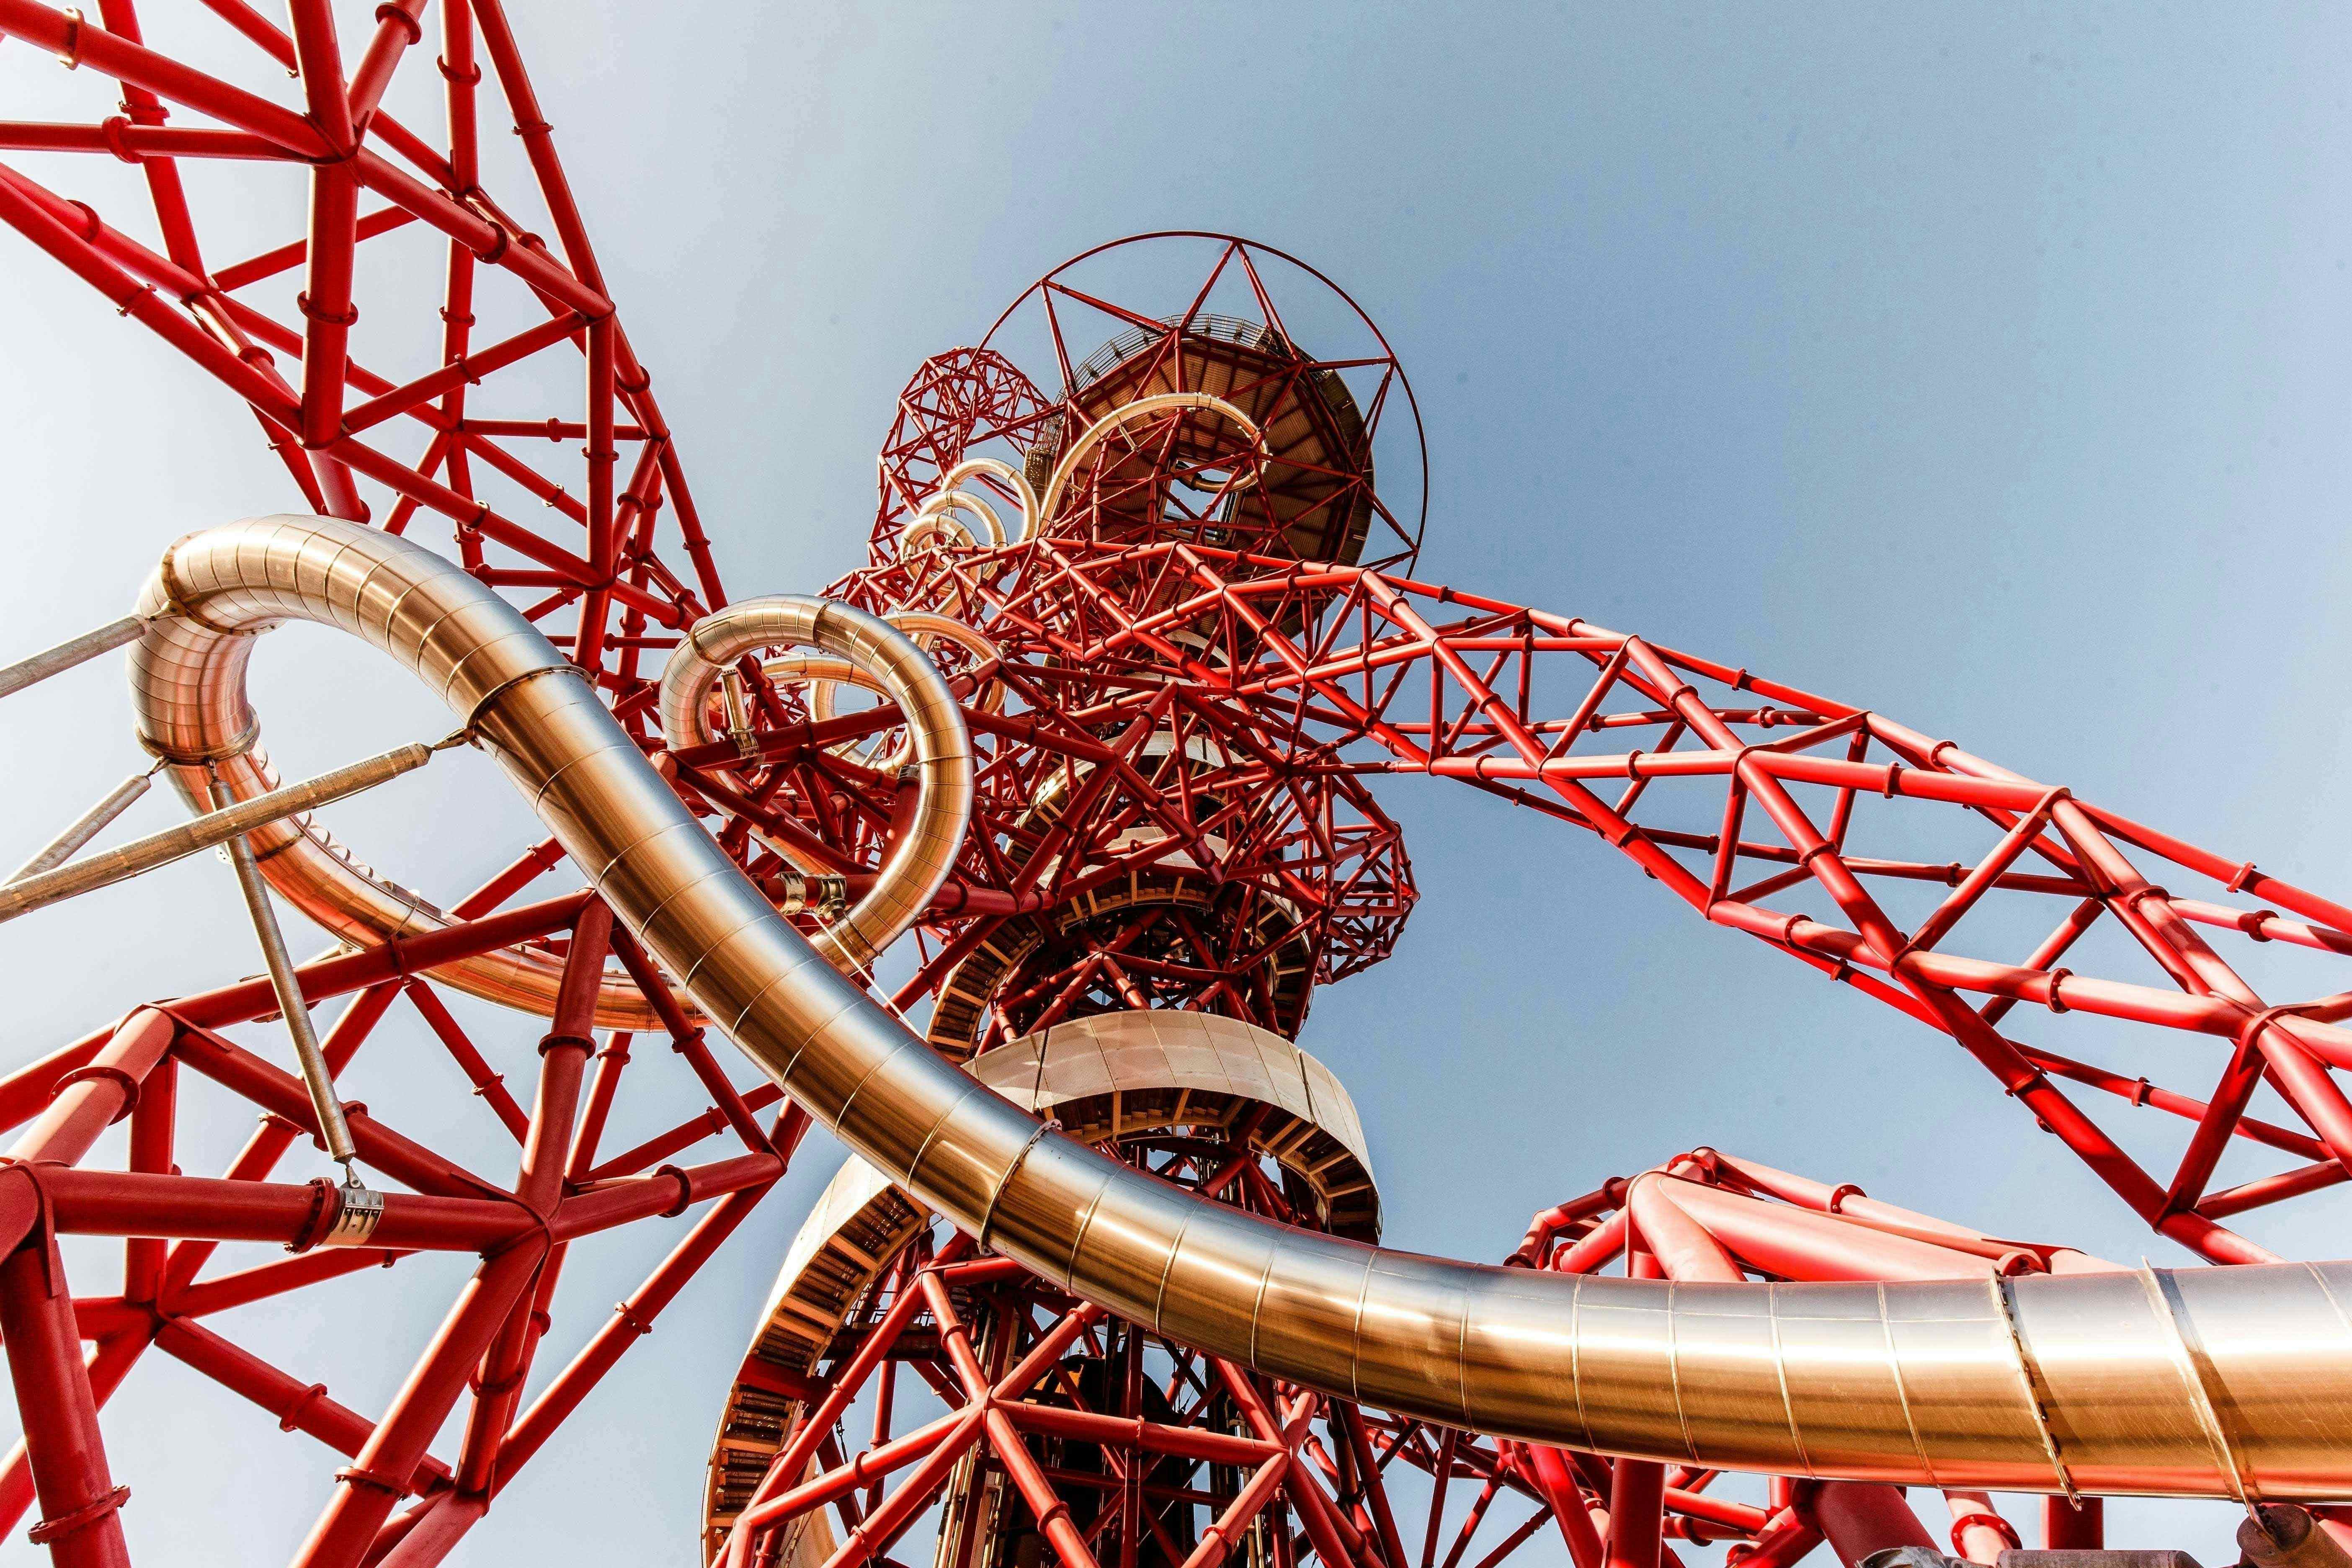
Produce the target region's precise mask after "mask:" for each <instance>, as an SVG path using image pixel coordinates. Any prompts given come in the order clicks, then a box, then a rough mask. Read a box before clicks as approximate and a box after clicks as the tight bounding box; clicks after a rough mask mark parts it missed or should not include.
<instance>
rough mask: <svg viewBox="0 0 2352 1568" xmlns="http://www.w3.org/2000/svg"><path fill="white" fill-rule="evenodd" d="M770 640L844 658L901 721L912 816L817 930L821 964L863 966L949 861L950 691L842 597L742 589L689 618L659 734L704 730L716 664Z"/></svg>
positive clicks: (905, 640)
mask: <svg viewBox="0 0 2352 1568" xmlns="http://www.w3.org/2000/svg"><path fill="white" fill-rule="evenodd" d="M927 619H929V620H934V621H937V620H940V619H941V617H938V616H931V617H927ZM943 624H949V625H952V623H943ZM910 629H912V628H910ZM959 629H961V628H959ZM933 631H934V635H936V628H933ZM772 647H810V648H815V649H817V650H818V651H819V652H820V653H824V654H829V655H832V656H833V657H834V658H838V659H840V660H842V661H843V662H844V663H845V664H846V665H847V666H849V667H850V669H851V670H852V671H854V672H855V675H853V677H852V679H856V677H858V676H862V677H863V678H864V679H865V680H866V681H868V682H870V683H872V684H873V685H874V686H875V687H877V689H879V690H881V691H882V692H883V693H884V694H885V695H887V697H888V698H889V699H890V700H891V701H892V702H893V703H895V704H896V705H897V706H898V711H899V713H900V714H901V715H902V716H903V717H904V718H905V719H906V721H907V747H908V748H911V752H912V759H913V760H912V765H913V766H914V767H915V768H916V769H917V770H918V778H919V784H920V791H919V795H918V798H917V802H916V805H915V815H914V816H913V818H912V819H911V820H910V821H909V822H908V825H907V829H906V831H905V833H904V834H902V835H901V836H900V837H899V838H898V842H897V843H896V844H894V845H893V846H892V847H891V851H890V856H889V858H888V859H887V860H886V861H884V862H883V866H882V869H881V872H880V874H879V875H878V876H877V877H876V878H875V879H874V886H873V887H872V888H871V889H869V890H868V891H867V892H866V896H865V897H864V898H863V899H860V900H858V901H857V906H856V908H855V909H853V910H850V911H849V913H848V914H847V915H845V917H844V918H843V919H842V920H841V921H838V922H837V923H835V925H833V926H832V927H830V928H829V929H827V930H825V931H821V932H819V933H818V935H817V939H816V949H817V951H818V952H820V953H823V954H824V959H825V962H826V963H833V964H837V965H839V966H841V967H843V968H845V969H853V970H855V969H864V968H866V966H867V965H869V964H871V963H873V962H874V958H875V955H876V954H877V953H879V952H881V951H882V950H883V949H884V948H886V947H887V946H889V945H890V943H891V942H893V941H894V940H896V939H897V938H898V935H899V933H901V932H902V931H905V930H906V929H907V928H908V926H910V925H912V924H914V923H915V921H916V919H917V918H918V917H919V916H920V915H921V914H922V912H923V910H924V909H925V907H926V906H928V905H929V903H930V901H931V895H932V894H934V893H936V892H938V891H939V890H940V883H942V882H944V881H946V880H947V879H948V873H949V872H950V871H952V870H954V869H955V858H956V852H957V851H958V850H959V849H961V847H963V836H964V829H965V828H966V827H967V826H970V824H971V795H972V755H971V736H970V735H969V734H968V733H966V732H965V730H964V724H963V712H962V710H961V709H960V708H958V707H957V706H956V700H955V694H954V693H953V692H952V691H950V690H949V689H948V684H947V682H946V681H945V680H944V679H941V678H940V672H939V669H938V668H937V667H936V666H934V665H933V664H932V663H931V661H930V659H929V658H928V657H927V656H926V655H925V654H924V653H923V651H922V649H920V648H919V647H916V645H915V643H914V642H913V640H912V639H911V638H910V637H908V636H907V634H906V633H905V632H902V631H901V630H899V629H898V627H897V626H892V625H891V624H890V623H889V622H887V621H885V620H883V619H881V618H880V617H879V616H869V615H867V614H866V612H865V611H863V610H860V609H856V608H854V607H852V606H850V605H844V604H839V603H836V602H835V601H833V600H830V599H815V598H807V597H803V596H799V595H775V596H773V597H771V598H764V599H746V600H744V601H743V602H742V603H740V604H735V605H728V606H727V607H726V608H725V609H723V610H720V611H719V612H717V613H716V614H714V615H709V616H704V617H703V618H702V619H701V620H698V621H697V622H695V623H694V626H692V627H691V628H690V629H689V630H688V632H687V634H686V637H685V640H684V641H682V642H680V643H679V644H678V646H677V650H676V651H675V652H673V653H672V654H671V655H670V658H669V662H668V663H667V665H665V666H664V667H663V668H662V681H661V725H662V735H663V737H664V738H665V739H666V740H667V741H668V742H669V743H670V745H671V746H673V747H680V748H682V747H686V746H693V745H699V744H702V743H705V742H709V741H710V740H712V739H713V738H714V737H713V736H712V734H711V731H710V721H709V711H708V710H709V698H710V692H711V689H712V688H713V687H714V686H716V685H717V684H718V682H719V671H720V670H722V669H724V668H727V667H729V666H730V665H732V664H733V663H734V662H735V661H736V660H737V659H739V658H742V657H743V656H744V655H746V654H749V653H755V652H757V651H758V650H760V649H761V648H772ZM991 651H992V652H993V649H991ZM818 716H819V717H820V718H822V717H825V716H826V715H825V713H824V712H822V711H821V712H820V713H819V715H818ZM894 765H895V761H894Z"/></svg>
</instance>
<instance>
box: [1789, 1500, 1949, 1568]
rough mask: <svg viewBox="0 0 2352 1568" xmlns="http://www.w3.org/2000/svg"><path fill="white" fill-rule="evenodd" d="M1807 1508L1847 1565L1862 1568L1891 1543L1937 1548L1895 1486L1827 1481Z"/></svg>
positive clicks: (1814, 1522) (1817, 1526)
mask: <svg viewBox="0 0 2352 1568" xmlns="http://www.w3.org/2000/svg"><path fill="white" fill-rule="evenodd" d="M1806 1511H1807V1512H1809V1513H1810V1514H1811V1517H1812V1521H1813V1525H1814V1528H1816V1529H1817V1530H1819V1531H1821V1532H1822V1536H1823V1537H1824V1538H1825V1539H1827V1541H1828V1542H1829V1543H1830V1548H1831V1550H1832V1551H1834V1552H1836V1553H1837V1554H1838V1561H1839V1562H1841V1563H1844V1564H1845V1568H1862V1560H1863V1559H1864V1558H1865V1557H1868V1556H1869V1555H1870V1554H1871V1553H1872V1552H1884V1551H1886V1550H1888V1549H1889V1548H1891V1547H1896V1546H1919V1547H1925V1548H1927V1550H1928V1551H1930V1552H1933V1551H1935V1550H1937V1547H1936V1541H1935V1538H1934V1537H1933V1536H1931V1535H1929V1534H1928V1533H1927V1526H1926V1525H1924V1524H1921V1523H1920V1522H1919V1516H1918V1515H1917V1514H1916V1513H1914V1512H1912V1511H1911V1505H1910V1504H1909V1503H1906V1502H1905V1501H1904V1500H1903V1494H1902V1493H1901V1492H1900V1491H1898V1490H1897V1489H1895V1488H1893V1487H1889V1486H1878V1485H1871V1484H1866V1483H1864V1482H1860V1481H1822V1482H1820V1483H1818V1484H1816V1485H1814V1486H1813V1487H1811V1498H1810V1503H1809V1505H1808V1507H1807V1509H1806Z"/></svg>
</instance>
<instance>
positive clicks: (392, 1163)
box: [179, 1029, 499, 1197]
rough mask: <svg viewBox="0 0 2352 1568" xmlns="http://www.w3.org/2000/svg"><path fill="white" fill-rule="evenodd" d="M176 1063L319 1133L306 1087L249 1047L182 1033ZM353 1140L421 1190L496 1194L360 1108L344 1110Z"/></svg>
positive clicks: (203, 1032) (368, 1157) (364, 1155)
mask: <svg viewBox="0 0 2352 1568" xmlns="http://www.w3.org/2000/svg"><path fill="white" fill-rule="evenodd" d="M179 1056H180V1060H181V1062H182V1063H183V1064H184V1066H186V1067H188V1068H191V1069H192V1070H194V1071H196V1072H200V1073H202V1074H204V1075H205V1077H206V1078H208V1079H212V1080H213V1081H214V1082H215V1083H217V1084H219V1085H220V1086H221V1087H222V1088H224V1089H229V1090H232V1091H234V1092H235V1093H237V1094H241V1095H243V1096H244V1097H245V1098H246V1099H247V1100H252V1101H253V1102H254V1103H255V1104H256V1105H258V1106H260V1107H262V1109H264V1110H268V1111H271V1112H273V1113H275V1114H277V1115H278V1116H282V1117H284V1118H285V1119H286V1120H287V1121H291V1122H292V1123H294V1124H295V1125H296V1126H297V1127H299V1128H300V1129H301V1130H302V1131H305V1132H308V1133H310V1134H311V1135H312V1136H313V1137H316V1136H318V1135H319V1127H318V1114H317V1112H316V1111H315V1110H312V1108H311V1105H310V1091H309V1090H308V1089H304V1088H303V1086H302V1081H301V1080H300V1079H297V1078H295V1077H294V1076H293V1075H292V1074H290V1073H288V1072H285V1071H283V1070H281V1069H280V1068H275V1067H272V1066H270V1064H269V1063H268V1062H266V1061H263V1060H262V1059H261V1058H259V1057H257V1056H255V1055H253V1053H251V1052H250V1051H247V1050H245V1049H242V1048H241V1047H237V1046H235V1045H232V1044H230V1043H229V1042H228V1041H227V1040H226V1039H223V1038H222V1037H220V1036H218V1035H216V1034H214V1033H213V1032H212V1031H211V1030H209V1029H190V1030H187V1031H186V1032H185V1033H184V1034H183V1035H182V1037H181V1039H180V1046H179ZM344 1119H345V1121H347V1122H348V1123H349V1124H350V1126H351V1130H352V1142H354V1143H355V1144H357V1145H358V1147H359V1154H360V1158H361V1160H362V1161H363V1162H365V1163H367V1164H369V1165H372V1166H373V1167H374V1168H375V1169H377V1170H379V1171H382V1172H383V1173H384V1174H386V1175H388V1176H390V1177H392V1178H393V1179H394V1180H395V1181H398V1182H401V1183H404V1184H406V1185H408V1186H412V1187H415V1189H416V1190H417V1191H418V1192H420V1193H427V1194H434V1195H436V1196H440V1197H462V1196H468V1195H480V1194H499V1188H498V1187H496V1186H493V1185H492V1184H489V1183H488V1182H486V1181H484V1180H482V1178H480V1177H479V1176H477V1175H475V1174H474V1173H472V1172H470V1171H467V1170H466V1169H465V1168H464V1167H462V1166H459V1165H457V1164H453V1163H450V1162H449V1161H447V1160H446V1159H443V1158H442V1157H441V1156H440V1155H438V1154H436V1153H435V1152H433V1151H432V1150H430V1149H427V1148H425V1146H424V1145H422V1144H420V1143H415V1142H410V1141H409V1140H408V1139H406V1138H404V1137H402V1136H401V1135H400V1134H399V1133H397V1132H395V1131H393V1130H392V1129H390V1128H389V1127H386V1126H384V1125H383V1123H382V1122H380V1121H376V1119H375V1118H374V1117H373V1116H370V1115H368V1114H367V1113H366V1112H365V1111H363V1110H362V1111H360V1112H358V1113H356V1114H353V1113H352V1112H351V1111H350V1110H346V1112H345V1118H344Z"/></svg>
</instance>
